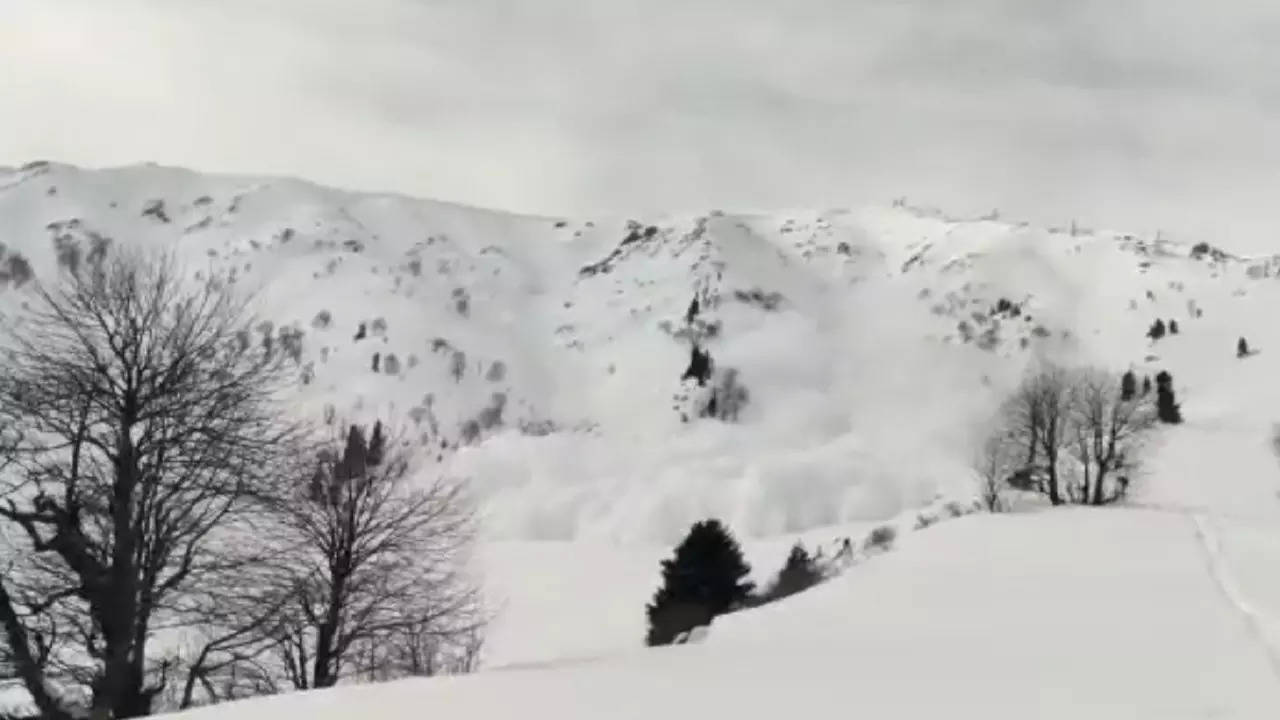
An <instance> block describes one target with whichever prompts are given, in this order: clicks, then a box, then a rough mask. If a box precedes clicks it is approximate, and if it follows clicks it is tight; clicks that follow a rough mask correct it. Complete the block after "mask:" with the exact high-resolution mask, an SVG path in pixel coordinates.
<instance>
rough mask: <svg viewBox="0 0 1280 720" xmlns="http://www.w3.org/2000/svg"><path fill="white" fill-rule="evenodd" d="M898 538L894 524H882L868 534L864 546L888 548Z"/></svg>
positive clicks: (880, 548)
mask: <svg viewBox="0 0 1280 720" xmlns="http://www.w3.org/2000/svg"><path fill="white" fill-rule="evenodd" d="M896 539H898V529H897V528H895V527H894V526H892V525H881V526H879V527H877V528H875V529H874V530H872V531H871V533H870V534H869V535H867V540H866V542H865V543H864V547H866V548H867V549H879V550H888V549H889V546H891V545H893V541H894V540H896Z"/></svg>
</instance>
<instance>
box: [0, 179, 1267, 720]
mask: <svg viewBox="0 0 1280 720" xmlns="http://www.w3.org/2000/svg"><path fill="white" fill-rule="evenodd" d="M0 232H2V233H3V237H2V238H0V242H3V245H4V252H3V254H2V255H0V312H4V321H6V322H13V321H17V320H16V319H17V318H18V317H19V314H17V313H14V312H12V311H13V310H14V309H16V308H17V306H18V305H19V304H20V303H22V302H23V301H24V300H23V299H24V297H25V296H26V294H27V293H28V292H30V290H31V283H32V280H30V279H27V278H26V277H25V275H26V273H25V270H24V268H26V269H29V270H30V273H31V274H32V275H33V277H34V279H35V280H40V279H47V278H51V277H53V276H54V275H55V274H56V273H57V272H58V267H59V265H60V264H62V265H65V264H67V263H68V262H70V259H69V258H71V257H72V255H73V254H75V253H79V254H81V255H84V254H87V253H90V252H92V251H93V250H94V248H95V247H100V246H102V245H103V244H108V243H120V244H125V243H129V244H139V245H145V246H149V247H157V248H165V249H169V250H172V251H173V252H175V253H176V254H178V255H179V256H180V257H181V258H182V259H183V261H184V263H185V265H186V267H187V268H188V269H189V271H190V272H191V273H193V274H196V273H200V274H208V273H220V274H222V275H224V276H225V277H227V278H228V279H230V281H232V282H235V283H237V284H238V285H239V286H241V287H243V288H245V289H246V290H252V291H255V292H256V294H257V296H256V303H257V308H258V309H259V311H260V313H261V314H262V316H263V318H264V319H265V320H266V321H267V323H266V324H264V325H263V326H262V327H261V328H260V329H259V332H260V333H262V334H263V335H267V336H271V337H272V338H275V339H280V338H289V339H290V341H291V342H294V341H296V342H297V345H298V352H297V354H298V357H297V369H298V386H297V407H298V409H299V412H301V413H306V414H309V415H312V416H314V417H317V418H324V417H326V416H337V417H346V418H372V417H375V416H376V417H380V418H382V419H384V420H391V421H397V422H400V423H403V424H406V425H408V426H409V427H411V428H415V432H416V434H417V435H419V437H420V440H421V442H422V444H423V446H424V448H426V449H427V450H428V451H430V452H432V453H436V454H438V455H439V456H440V458H441V466H442V467H441V470H442V471H444V472H450V473H455V474H457V475H459V476H462V477H467V478H468V479H469V481H470V483H471V488H472V490H473V493H474V495H475V498H476V500H477V502H478V503H479V506H480V508H481V511H482V516H483V522H484V532H485V541H484V542H483V543H482V545H481V547H480V548H479V549H478V553H477V560H478V563H477V564H478V567H479V569H480V570H481V572H483V573H484V576H485V582H486V585H487V587H488V588H489V591H490V592H489V595H490V602H491V604H492V605H493V607H494V609H495V610H496V611H497V612H498V618H497V620H496V621H495V624H494V626H493V628H492V632H491V635H490V638H489V645H488V649H487V655H486V661H487V665H488V666H489V667H490V668H491V669H490V670H488V671H486V672H483V673H480V674H478V675H475V676H470V677H463V678H445V679H435V680H429V681H407V682H401V683H395V684H391V685H386V686H379V687H352V688H341V689H337V690H333V691H326V692H319V693H311V694H302V695H291V696H281V697H276V698H269V699H262V700H255V701H248V702H246V703H243V704H237V705H234V706H225V707H215V708H211V709H208V710H203V711H199V712H197V713H193V715H194V716H196V717H200V716H204V717H221V716H222V714H226V716H227V717H235V718H238V719H241V718H244V719H248V720H251V719H252V718H254V717H258V716H262V717H266V716H268V715H269V714H277V715H278V714H281V713H284V714H287V715H289V716H295V715H296V716H299V717H316V718H348V717H364V716H374V717H389V718H395V717H402V716H403V717H413V716H416V715H418V714H422V713H445V714H448V715H450V716H456V717H474V718H489V717H495V718H496V717H516V716H526V715H528V714H529V713H531V712H535V713H539V714H541V713H546V714H547V715H555V716H557V717H562V718H566V720H572V719H573V718H578V717H582V718H599V717H653V716H655V714H657V713H665V714H669V715H672V716H675V717H686V716H695V715H704V714H707V713H716V714H723V715H726V716H734V715H738V716H742V717H766V716H771V717H776V716H778V715H779V714H782V713H800V714H808V715H812V716H814V717H825V716H836V715H850V714H868V713H877V714H878V715H880V716H887V717H900V718H917V717H920V718H923V717H933V716H942V715H955V716H959V717H985V718H1005V717H1008V718H1025V717H1048V718H1055V717H1062V718H1079V717H1090V718H1099V717H1104V718H1109V717H1115V718H1133V717H1151V718H1176V717H1241V718H1254V717H1257V718H1262V717H1275V716H1276V713H1277V712H1278V711H1280V663H1278V662H1277V658H1278V657H1280V654H1278V651H1277V647H1280V645H1277V643H1278V642H1280V634H1278V633H1277V630H1276V624H1275V622H1274V620H1273V618H1276V617H1280V581H1276V580H1274V579H1273V578H1274V577H1275V576H1276V573H1275V572H1274V568H1276V567H1278V566H1280V564H1278V561H1280V535H1277V533H1276V530H1277V528H1280V524H1278V522H1280V500H1278V498H1277V494H1276V491H1277V489H1278V488H1277V483H1276V480H1275V479H1274V478H1276V477H1277V475H1278V474H1280V467H1277V465H1276V459H1275V457H1274V454H1273V450H1272V447H1271V434H1272V424H1273V422H1276V421H1277V420H1280V418H1277V417H1276V414H1275V410H1274V409H1275V408H1276V407H1278V406H1280V404H1278V401H1280V387H1277V386H1276V384H1275V383H1274V376H1275V373H1274V371H1273V369H1272V366H1271V364H1270V363H1271V362H1272V359H1271V358H1272V355H1271V354H1270V353H1271V352H1273V349H1274V348H1276V347H1280V330H1277V329H1276V328H1275V325H1274V323H1272V322H1270V320H1271V317H1272V315H1273V308H1275V307H1277V300H1280V293H1278V290H1280V284H1278V283H1277V282H1276V280H1275V276H1276V274H1277V269H1278V268H1280V256H1277V257H1258V258H1244V257H1237V256H1233V255H1231V254H1230V253H1225V252H1209V251H1205V250H1204V249H1203V248H1201V249H1198V250H1197V249H1196V248H1195V245H1193V243H1192V242H1187V243H1180V242H1174V241H1171V240H1169V239H1165V238H1159V237H1156V238H1152V237H1144V236H1140V235H1129V234H1125V233H1120V232H1113V231H1104V230H1089V229H1081V228H1075V227H1072V228H1067V227H1063V228H1036V227H1031V226H1027V225H1024V224H1019V223H1016V222H1006V221H999V220H993V219H966V218H951V217H947V216H946V215H944V214H943V213H941V212H939V211H936V210H932V209H929V208H921V207H914V206H911V205H908V204H902V205H900V206H895V207H892V208H880V207H870V208H861V209H852V210H845V209H836V210H827V211H794V212H777V213H768V214H733V213H722V212H715V211H713V212H708V213H706V214H703V215H690V216H672V217H645V218H595V219H592V220H571V219H561V218H540V217H522V216H514V215H508V214H503V213H498V212H491V211H485V210H480V209H474V208H464V207H457V206H451V205H446V204H441V203H435V202H430V201H424V200H416V199H411V198H406V197H399V196H385V195H364V194H355V193H347V192H342V191H338V190H333V189H328V188H322V187H318V186H315V185H312V184H309V183H306V182H302V181H297V180H290V179H282V178H248V177H230V176H217V175H202V174H198V173H194V172H190V171H186V170H179V169H172V168H162V167H155V166H136V167H128V168H118V169H109V170H82V169H77V168H73V167H67V166H61V165H53V164H45V163H35V164H31V165H28V166H25V167H24V168H21V169H17V170H10V171H5V170H0ZM1195 240H1198V239H1195ZM695 299H697V301H698V302H697V312H696V313H691V312H690V306H691V303H692V301H693V300H695ZM1002 299H1003V300H1005V301H1006V303H1004V304H1003V305H1002V304H1001V303H1000V301H1001V300H1002ZM1010 304H1016V305H1017V307H1018V310H1019V312H1018V313H1017V314H1016V315H1015V314H1013V313H1010V312H1007V311H1001V310H999V308H1000V307H1002V306H1003V307H1008V306H1009V305H1010ZM1157 318H1163V319H1165V320H1166V321H1167V320H1169V319H1176V320H1178V322H1179V325H1180V332H1179V333H1178V334H1177V335H1171V336H1166V337H1165V338H1163V339H1161V340H1160V341H1158V342H1156V343H1152V342H1151V341H1150V340H1149V339H1148V338H1146V337H1145V332H1146V329H1147V327H1148V326H1149V325H1150V324H1151V323H1152V322H1153V321H1154V320H1155V319H1157ZM1242 335H1243V336H1247V338H1248V340H1249V344H1250V345H1251V346H1252V347H1254V348H1257V349H1258V350H1260V353H1259V354H1257V355H1256V356H1253V357H1250V358H1247V359H1244V360H1238V359H1236V357H1235V352H1234V351H1235V341H1236V339H1237V338H1238V337H1239V336H1242ZM695 339H696V340H698V341H699V344H700V347H702V348H704V349H706V350H707V351H709V352H710V354H711V356H712V358H713V360H714V363H715V366H716V367H717V368H719V369H720V370H721V371H723V370H727V369H733V370H736V371H737V374H738V378H739V380H740V382H741V383H742V386H743V387H745V389H746V390H747V392H748V402H747V404H746V405H745V406H744V407H743V409H742V411H741V413H740V416H739V419H738V422H736V423H726V422H720V421H717V420H708V419H701V418H697V417H692V418H690V420H689V422H682V418H681V415H682V413H683V414H684V415H686V416H688V415H690V414H691V412H693V409H694V408H696V406H697V403H698V402H699V397H698V396H699V394H705V393H706V392H707V391H706V389H705V388H698V387H696V385H693V384H692V383H688V382H686V383H681V382H680V377H681V375H682V373H683V372H684V370H685V367H686V365H687V363H688V361H689V356H690V352H691V342H692V341H693V340H695ZM1045 355H1051V356H1053V357H1055V358H1058V359H1063V360H1068V361H1071V362H1080V363H1089V364H1096V365H1100V366H1103V367H1106V368H1109V369H1111V370H1114V371H1115V372H1116V373H1117V374H1118V373H1119V372H1120V371H1122V370H1124V369H1126V368H1129V367H1132V368H1133V369H1134V370H1135V371H1136V372H1138V373H1140V374H1144V373H1146V374H1154V373H1155V372H1156V371H1158V370H1160V369H1168V370H1170V371H1171V372H1172V373H1173V374H1174V377H1175V378H1176V381H1177V383H1178V394H1179V397H1180V399H1181V401H1182V403H1183V407H1184V414H1185V415H1186V417H1187V422H1186V423H1185V424H1184V425H1182V426H1179V427H1177V428H1174V429H1167V430H1162V431H1161V435H1160V437H1159V438H1158V439H1157V441H1156V442H1155V443H1154V444H1153V447H1152V448H1151V450H1150V457H1149V458H1148V469H1147V472H1146V474H1145V475H1144V476H1143V477H1141V478H1139V479H1138V481H1137V483H1136V485H1137V487H1136V489H1135V492H1134V495H1135V496H1134V498H1133V502H1132V503H1131V505H1132V507H1121V508H1107V509H1101V510H1061V511H1039V512H1027V513H1023V514H1018V515H1013V516H968V517H965V518H962V519H957V520H949V521H947V522H943V523H941V524H939V525H937V526H934V527H931V528H928V529H925V530H921V531H918V532H905V533H904V534H903V536H902V539H901V540H900V542H899V543H898V547H896V548H895V549H893V550H892V551H891V552H888V553H886V554H882V555H877V556H875V557H872V558H869V559H866V560H864V561H861V562H859V563H857V564H855V565H854V566H853V567H851V568H850V569H849V570H847V571H846V572H845V573H844V574H843V575H841V576H840V577H839V578H837V579H835V580H833V581H831V582H829V583H827V584H825V585H823V586H820V587H818V588H815V589H813V590H811V591H808V592H806V593H803V594H801V595H798V596H796V597H794V598H791V599H788V600H786V601H783V602H780V603H777V604H774V605H770V606H766V607H764V608H760V609H757V610H751V611H746V612H742V613H738V614H735V615H730V616H726V617H724V618H721V619H720V620H718V621H717V622H716V623H715V625H714V626H713V627H712V628H711V632H710V634H709V636H708V637H707V638H706V639H705V641H703V642H701V643H699V644H695V645H687V646H681V647H676V648H665V649H661V650H644V649H641V648H639V647H638V646H639V643H640V639H641V638H642V636H643V612H642V611H643V605H644V602H645V601H646V600H647V599H648V595H649V593H650V592H651V591H652V589H653V587H654V584H655V583H656V581H657V562H658V561H659V560H660V559H661V558H662V557H663V556H664V555H665V554H666V552H667V551H668V548H669V546H670V544H671V543H673V542H674V541H675V540H677V539H678V538H679V536H680V535H681V534H682V533H683V532H684V530H685V529H686V528H687V526H688V525H689V523H691V522H692V521H694V520H697V519H701V518H702V517H705V516H712V515H714V516H717V517H720V518H721V519H723V520H724V521H726V522H727V523H728V524H729V525H730V526H731V527H732V528H733V529H734V530H735V531H736V532H738V533H739V534H740V535H741V536H743V538H744V546H745V548H746V550H747V551H748V554H749V559H750V560H751V561H752V563H753V565H754V566H755V568H756V572H757V575H758V576H759V579H762V580H763V579H764V578H765V577H767V575H768V574H769V573H771V572H773V571H774V570H776V568H777V567H778V566H780V564H781V562H782V560H783V558H784V557H785V554H786V549H787V547H788V546H789V545H790V543H791V542H793V541H794V540H795V539H797V538H804V539H805V540H806V541H807V542H808V543H810V544H813V543H826V542H830V541H832V540H835V539H836V538H839V537H843V536H846V535H851V536H855V537H860V536H861V535H863V534H864V533H865V532H866V531H867V530H868V529H869V528H871V527H873V526H874V525H876V524H878V523H880V522H884V521H888V520H892V521H893V522H896V523H898V524H899V526H900V527H903V528H904V529H909V528H910V527H911V520H912V519H913V518H914V516H915V513H916V512H917V511H918V509H919V508H921V507H924V506H926V505H930V504H932V503H936V502H939V501H940V500H945V499H952V498H954V499H958V500H961V501H964V502H967V501H968V500H969V499H970V497H971V496H972V492H973V488H972V480H971V474H970V471H969V469H968V466H969V457H970V452H971V448H972V447H973V445H974V441H975V440H976V439H977V438H979V437H980V436H981V434H982V432H983V431H984V429H985V427H986V425H985V423H986V422H987V421H988V420H989V418H990V415H991V413H992V411H993V408H994V407H995V404H996V403H997V402H998V401H999V399H1000V398H1001V397H1002V396H1003V393H1004V392H1005V391H1006V390H1008V388H1010V387H1011V386H1012V385H1013V384H1014V383H1015V382H1016V381H1017V380H1018V378H1019V376H1020V374H1021V372H1022V370H1023V368H1024V367H1025V366H1026V365H1027V363H1029V362H1031V361H1032V360H1034V359H1035V358H1037V357H1040V356H1045ZM375 367H376V370H375ZM720 377H723V376H720ZM713 384H714V383H713ZM693 414H695V415H696V413H693Z"/></svg>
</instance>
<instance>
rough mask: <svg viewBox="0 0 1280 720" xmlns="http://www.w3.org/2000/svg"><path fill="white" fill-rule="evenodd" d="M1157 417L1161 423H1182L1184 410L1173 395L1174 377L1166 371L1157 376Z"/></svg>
mask: <svg viewBox="0 0 1280 720" xmlns="http://www.w3.org/2000/svg"><path fill="white" fill-rule="evenodd" d="M1156 415H1157V416H1158V417H1159V418H1160V422H1165V423H1170V424H1177V423H1180V422H1182V408H1181V406H1179V405H1178V402H1177V400H1176V398H1175V397H1174V393H1173V376H1172V375H1170V374H1169V373H1168V372H1167V371H1165V370H1161V371H1160V372H1159V374H1157V375H1156Z"/></svg>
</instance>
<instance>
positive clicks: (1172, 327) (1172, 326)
mask: <svg viewBox="0 0 1280 720" xmlns="http://www.w3.org/2000/svg"><path fill="white" fill-rule="evenodd" d="M1169 334H1170V335H1177V334H1178V321H1177V320H1170V321H1169Z"/></svg>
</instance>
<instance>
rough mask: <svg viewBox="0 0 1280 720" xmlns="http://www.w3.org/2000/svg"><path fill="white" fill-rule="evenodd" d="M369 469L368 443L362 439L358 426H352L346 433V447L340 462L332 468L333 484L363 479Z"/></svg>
mask: <svg viewBox="0 0 1280 720" xmlns="http://www.w3.org/2000/svg"><path fill="white" fill-rule="evenodd" d="M368 467H369V442H368V441H367V440H366V439H365V437H364V430H363V429H362V428H361V427H360V426H359V425H352V426H351V429H350V430H348V431H347V445H346V447H345V448H343V450H342V461H341V462H340V463H338V466H337V467H336V468H334V471H333V479H334V481H335V483H339V484H340V483H342V482H345V481H347V480H350V479H352V478H358V477H364V473H365V470H366V469H367V468H368Z"/></svg>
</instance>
